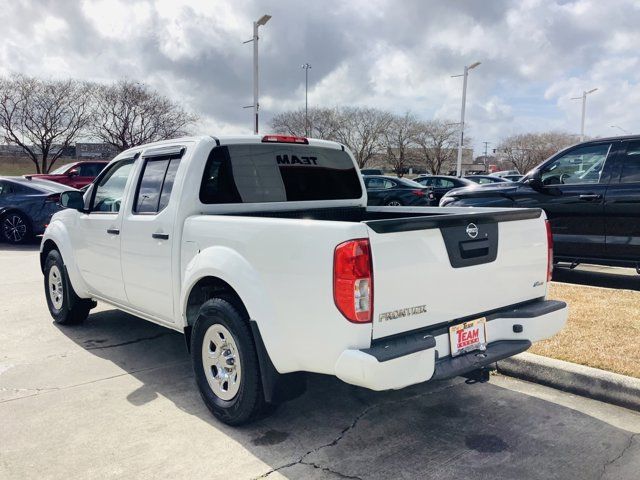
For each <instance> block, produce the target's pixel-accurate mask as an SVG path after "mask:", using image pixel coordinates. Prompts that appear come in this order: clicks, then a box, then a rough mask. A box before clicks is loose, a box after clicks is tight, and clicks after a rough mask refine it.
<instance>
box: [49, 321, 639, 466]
mask: <svg viewBox="0 0 640 480" xmlns="http://www.w3.org/2000/svg"><path fill="white" fill-rule="evenodd" d="M60 331H61V332H63V333H64V334H65V335H66V336H67V337H69V338H70V339H72V340H73V341H74V342H76V343H77V344H78V345H80V346H81V347H82V348H84V349H86V350H87V351H89V352H90V353H91V354H93V355H96V356H98V357H100V358H102V359H105V360H108V361H110V362H113V363H115V364H117V365H118V366H119V367H121V368H122V369H124V370H125V371H127V372H129V373H130V374H131V375H133V376H134V377H135V378H136V379H137V380H138V381H140V382H141V384H142V385H141V386H140V387H139V388H138V389H137V390H135V391H132V392H131V393H129V394H128V395H127V400H128V401H129V402H130V403H131V404H133V405H136V406H142V405H145V404H147V403H149V402H152V401H154V400H155V399H156V398H157V397H158V395H162V396H163V397H166V398H168V399H169V400H171V401H172V402H173V403H174V404H175V405H176V407H177V408H179V409H181V410H182V411H184V412H187V413H189V414H190V415H194V416H196V417H197V418H199V419H200V420H201V421H202V422H206V423H207V424H209V425H211V428H215V429H217V430H219V431H221V432H223V433H224V434H225V435H227V436H228V437H230V438H231V439H232V440H234V441H236V442H238V443H239V444H241V445H242V447H243V448H245V449H246V450H248V451H249V452H251V454H253V455H254V456H255V457H257V458H259V459H260V460H262V461H263V462H265V463H266V464H268V465H269V466H270V467H271V469H273V470H278V472H279V473H280V474H281V475H283V476H285V477H286V478H291V479H293V478H376V479H377V478H380V479H388V478H426V477H429V478H438V479H449V478H452V479H453V478H491V479H514V478H527V479H530V478H538V479H544V478H548V479H552V478H553V479H558V478H580V479H591V478H594V479H595V478H600V477H601V475H602V474H607V475H605V477H606V476H608V475H611V477H610V478H632V475H631V473H632V472H633V471H636V472H637V469H638V463H640V462H638V461H637V460H638V457H640V444H639V443H638V442H635V441H634V439H633V436H632V435H631V434H630V433H629V432H627V431H625V430H621V429H619V428H616V427H613V426H611V425H609V424H608V423H605V422H603V421H600V420H597V419H595V418H593V417H591V416H589V415H586V414H584V413H581V412H579V411H577V410H573V409H570V408H566V407H563V406H560V405H558V404H556V403H553V402H552V401H546V400H542V399H539V398H536V397H532V396H528V395H525V394H522V393H518V392H515V391H513V390H509V389H506V388H500V387H497V386H495V385H491V384H490V383H488V384H477V385H466V384H464V382H462V381H460V380H454V381H449V382H441V383H433V384H424V385H419V386H414V387H410V388H407V389H404V390H401V391H395V392H380V393H376V392H371V391H368V390H365V389H361V388H357V387H353V386H350V385H347V384H344V383H342V382H340V381H339V380H337V379H335V378H332V377H326V376H320V375H312V376H310V379H309V384H308V391H307V393H306V394H305V395H304V396H302V397H300V398H298V399H296V400H294V401H292V402H289V403H287V404H285V405H282V406H280V408H279V409H277V410H276V411H275V412H274V413H273V415H271V416H270V417H267V418H264V419H261V420H259V421H257V422H256V423H254V424H252V425H249V426H245V427H241V428H231V427H227V426H226V425H223V424H221V423H220V422H218V421H217V420H216V419H215V418H213V417H212V416H211V414H210V413H209V411H208V410H207V409H206V408H205V407H204V404H203V403H202V401H201V400H200V398H199V394H198V392H197V389H196V386H195V382H194V380H193V376H192V373H191V365H190V359H189V355H188V353H187V351H186V348H185V345H184V339H183V338H182V336H181V335H180V334H178V333H175V332H172V331H169V330H167V329H165V328H163V327H160V326H156V325H154V324H151V323H148V322H145V321H143V320H141V319H138V318H136V317H133V316H131V315H128V314H125V313H121V312H119V311H117V310H109V311H101V312H97V313H94V314H92V315H90V317H89V319H88V320H87V322H86V323H85V324H84V325H83V326H79V327H60ZM635 440H640V438H638V437H636V439H635ZM211 448H212V452H211V454H212V455H215V446H212V447H211ZM623 455H625V457H624V458H625V459H626V458H629V456H630V458H632V460H631V461H628V460H625V462H626V463H625V462H620V461H619V460H618V459H619V458H622V457H623ZM633 458H635V460H633ZM614 461H615V465H614V464H613V462H614ZM610 463H611V464H612V465H608V464H610ZM618 465H622V467H619V466H618ZM620 468H622V469H620ZM627 470H628V472H629V476H627V473H626V472H627ZM265 473H266V472H265Z"/></svg>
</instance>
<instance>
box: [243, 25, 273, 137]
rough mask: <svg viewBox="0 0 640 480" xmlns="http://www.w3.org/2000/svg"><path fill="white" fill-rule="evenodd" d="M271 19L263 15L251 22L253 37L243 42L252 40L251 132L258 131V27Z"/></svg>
mask: <svg viewBox="0 0 640 480" xmlns="http://www.w3.org/2000/svg"><path fill="white" fill-rule="evenodd" d="M270 19H271V15H263V16H261V17H260V18H259V19H258V20H256V21H255V22H253V38H252V39H251V40H247V41H246V42H244V43H249V42H253V105H252V106H253V117H254V124H253V133H255V134H257V133H258V110H259V109H260V104H259V103H258V93H259V91H258V27H261V26H263V25H265V24H266V23H267V22H268V21H269V20H270Z"/></svg>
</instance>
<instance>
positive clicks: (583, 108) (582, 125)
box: [571, 87, 598, 142]
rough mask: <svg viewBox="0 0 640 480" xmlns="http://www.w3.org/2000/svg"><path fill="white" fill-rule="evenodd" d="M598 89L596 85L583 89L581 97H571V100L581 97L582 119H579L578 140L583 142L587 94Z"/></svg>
mask: <svg viewBox="0 0 640 480" xmlns="http://www.w3.org/2000/svg"><path fill="white" fill-rule="evenodd" d="M596 90H598V87H596V88H592V89H591V90H589V91H583V92H582V96H581V97H573V98H572V99H571V100H580V99H582V120H581V121H580V141H581V142H584V118H585V115H586V112H587V95H589V94H590V93H593V92H595V91H596Z"/></svg>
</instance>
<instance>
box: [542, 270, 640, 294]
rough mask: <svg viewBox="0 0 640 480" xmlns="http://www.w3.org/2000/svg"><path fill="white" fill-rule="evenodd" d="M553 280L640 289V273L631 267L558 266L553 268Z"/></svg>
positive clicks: (594, 285) (593, 285) (604, 286)
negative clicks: (571, 268) (572, 268)
mask: <svg viewBox="0 0 640 480" xmlns="http://www.w3.org/2000/svg"><path fill="white" fill-rule="evenodd" d="M587 268H588V269H587ZM553 281H554V282H562V283H575V284H578V285H590V286H592V287H603V288H618V289H626V290H638V291H640V275H638V274H637V273H636V272H635V270H632V269H629V268H624V269H623V268H607V267H582V266H579V267H577V268H575V269H574V270H570V269H569V268H568V267H556V268H555V269H554V270H553Z"/></svg>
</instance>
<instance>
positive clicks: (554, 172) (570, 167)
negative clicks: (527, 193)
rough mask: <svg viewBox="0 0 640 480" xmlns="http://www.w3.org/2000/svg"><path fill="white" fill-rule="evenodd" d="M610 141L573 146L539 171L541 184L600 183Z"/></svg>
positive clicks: (609, 148)
mask: <svg viewBox="0 0 640 480" xmlns="http://www.w3.org/2000/svg"><path fill="white" fill-rule="evenodd" d="M610 151H611V144H610V143H602V144H598V145H588V146H585V147H579V148H575V149H573V150H571V151H569V152H567V153H565V154H564V155H562V156H561V157H560V158H557V159H556V160H554V161H553V162H551V163H550V164H549V165H547V166H546V167H544V169H543V170H542V171H541V180H542V183H543V185H574V184H587V183H600V177H601V175H602V170H603V169H604V164H605V161H606V159H607V156H608V155H609V152H610Z"/></svg>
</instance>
